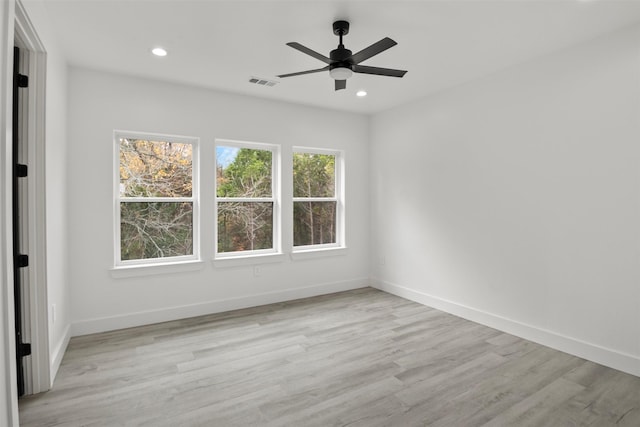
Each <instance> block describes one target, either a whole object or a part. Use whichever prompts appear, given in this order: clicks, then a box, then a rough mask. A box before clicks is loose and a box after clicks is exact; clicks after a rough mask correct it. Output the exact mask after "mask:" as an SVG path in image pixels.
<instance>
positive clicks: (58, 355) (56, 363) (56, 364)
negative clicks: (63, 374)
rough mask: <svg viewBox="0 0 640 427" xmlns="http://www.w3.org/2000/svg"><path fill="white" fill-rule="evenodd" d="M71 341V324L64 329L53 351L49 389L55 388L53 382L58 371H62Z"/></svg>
mask: <svg viewBox="0 0 640 427" xmlns="http://www.w3.org/2000/svg"><path fill="white" fill-rule="evenodd" d="M70 340H71V324H69V325H67V327H66V328H65V329H64V333H63V334H62V339H61V340H60V342H58V344H57V345H56V346H55V348H54V349H53V352H52V353H51V354H52V356H53V357H52V358H51V368H50V371H51V381H50V383H49V388H51V387H53V381H54V380H55V378H56V375H57V374H58V369H60V364H61V363H62V358H63V357H64V353H65V351H67V347H68V346H69V341H70Z"/></svg>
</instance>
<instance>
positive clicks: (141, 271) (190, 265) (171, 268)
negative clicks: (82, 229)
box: [110, 260, 204, 279]
mask: <svg viewBox="0 0 640 427" xmlns="http://www.w3.org/2000/svg"><path fill="white" fill-rule="evenodd" d="M203 266H204V263H203V262H202V261H201V260H192V261H178V262H168V263H163V264H137V265H121V266H118V267H114V268H112V269H111V271H110V272H111V277H113V278H116V279H119V278H125V277H141V276H150V275H153V274H170V273H182V272H185V271H196V270H201V269H202V267H203Z"/></svg>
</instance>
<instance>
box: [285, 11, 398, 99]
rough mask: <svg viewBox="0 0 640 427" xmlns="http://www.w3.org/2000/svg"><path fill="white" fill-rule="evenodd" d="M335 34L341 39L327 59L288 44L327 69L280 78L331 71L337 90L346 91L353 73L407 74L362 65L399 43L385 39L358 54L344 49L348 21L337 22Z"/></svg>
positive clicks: (291, 43) (293, 43) (298, 45)
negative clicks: (343, 40) (343, 38)
mask: <svg viewBox="0 0 640 427" xmlns="http://www.w3.org/2000/svg"><path fill="white" fill-rule="evenodd" d="M333 34H335V35H336V36H338V37H339V38H340V41H339V44H338V47H337V48H336V49H334V50H332V51H331V52H330V53H329V57H326V56H324V55H322V54H320V53H318V52H316V51H314V50H311V49H309V48H308V47H306V46H303V45H301V44H300V43H297V42H290V43H287V46H290V47H292V48H294V49H296V50H299V51H300V52H302V53H305V54H307V55H309V56H312V57H314V58H316V59H318V60H320V61H322V62H324V63H325V64H327V66H326V67H323V68H317V69H315V70H307V71H299V72H297V73H290V74H281V75H279V76H278V77H280V78H284V77H293V76H300V75H303V74H311V73H319V72H321V71H329V76H330V77H331V78H332V79H333V80H335V90H342V89H346V87H347V79H349V78H350V77H351V76H352V75H353V73H361V74H374V75H378V76H389V77H402V76H404V75H405V74H406V71H405V70H394V69H391V68H380V67H369V66H366V65H360V63H361V62H364V61H366V60H367V59H369V58H371V57H372V56H375V55H377V54H379V53H382V52H384V51H385V50H387V49H389V48H391V47H393V46H395V45H396V44H397V43H396V42H395V41H393V40H391V39H390V38H389V37H385V38H383V39H382V40H380V41H379V42H377V43H374V44H372V45H371V46H369V47H367V48H364V49H362V50H361V51H360V52H358V53H356V54H352V52H351V51H350V50H349V49H347V48H345V47H344V44H343V43H342V37H343V36H346V35H347V34H349V23H348V22H347V21H336V22H334V23H333Z"/></svg>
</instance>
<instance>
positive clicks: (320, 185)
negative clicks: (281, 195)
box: [293, 153, 336, 246]
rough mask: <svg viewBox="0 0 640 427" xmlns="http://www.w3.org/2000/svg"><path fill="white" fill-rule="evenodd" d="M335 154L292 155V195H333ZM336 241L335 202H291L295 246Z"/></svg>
mask: <svg viewBox="0 0 640 427" xmlns="http://www.w3.org/2000/svg"><path fill="white" fill-rule="evenodd" d="M335 174H336V157H335V156H334V155H329V154H311V153H294V154H293V196H294V197H335V194H336V193H335V191H336V190H335V183H336V175H335ZM335 242H336V203H335V202H334V201H326V202H325V201H322V202H320V201H316V202H311V201H309V202H303V201H298V202H294V204H293V244H294V246H306V245H318V244H325V243H335Z"/></svg>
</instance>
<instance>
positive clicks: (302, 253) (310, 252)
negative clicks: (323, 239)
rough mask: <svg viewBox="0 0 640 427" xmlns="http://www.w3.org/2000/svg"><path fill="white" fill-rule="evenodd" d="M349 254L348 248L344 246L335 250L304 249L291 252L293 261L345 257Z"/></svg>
mask: <svg viewBox="0 0 640 427" xmlns="http://www.w3.org/2000/svg"><path fill="white" fill-rule="evenodd" d="M346 254H347V248H346V247H344V246H340V247H335V248H321V249H320V248H319V249H304V250H298V251H294V252H291V259H292V260H293V261H298V260H305V259H313V258H322V257H330V256H343V255H346Z"/></svg>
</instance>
